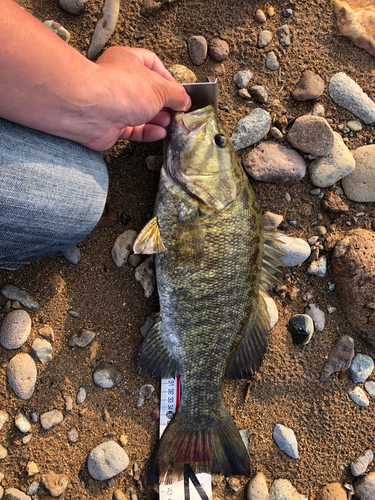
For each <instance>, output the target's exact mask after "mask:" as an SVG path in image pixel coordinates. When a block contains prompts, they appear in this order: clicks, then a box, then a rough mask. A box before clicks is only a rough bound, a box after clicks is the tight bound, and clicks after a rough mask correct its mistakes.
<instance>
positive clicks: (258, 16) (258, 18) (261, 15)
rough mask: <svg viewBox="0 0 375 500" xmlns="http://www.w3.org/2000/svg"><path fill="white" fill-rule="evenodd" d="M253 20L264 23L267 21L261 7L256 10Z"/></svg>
mask: <svg viewBox="0 0 375 500" xmlns="http://www.w3.org/2000/svg"><path fill="white" fill-rule="evenodd" d="M254 20H255V21H256V22H257V23H259V24H264V23H265V22H266V21H267V18H266V14H265V13H264V12H263V11H262V9H257V10H256V12H255V14H254Z"/></svg>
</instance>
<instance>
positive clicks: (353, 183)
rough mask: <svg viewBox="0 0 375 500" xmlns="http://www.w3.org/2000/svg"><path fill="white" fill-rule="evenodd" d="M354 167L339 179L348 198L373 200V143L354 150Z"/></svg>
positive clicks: (374, 158)
mask: <svg viewBox="0 0 375 500" xmlns="http://www.w3.org/2000/svg"><path fill="white" fill-rule="evenodd" d="M354 160H355V169H354V170H353V171H352V172H351V173H350V174H349V175H347V176H346V177H344V178H343V179H342V181H341V185H342V188H343V190H344V192H345V195H346V196H347V197H348V198H349V200H353V201H359V202H375V144H374V145H368V146H362V147H360V148H357V149H356V150H355V152H354Z"/></svg>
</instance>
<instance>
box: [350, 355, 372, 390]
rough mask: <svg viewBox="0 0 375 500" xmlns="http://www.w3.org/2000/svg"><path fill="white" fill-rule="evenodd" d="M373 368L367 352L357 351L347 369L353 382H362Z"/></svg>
mask: <svg viewBox="0 0 375 500" xmlns="http://www.w3.org/2000/svg"><path fill="white" fill-rule="evenodd" d="M373 370H374V361H373V360H372V358H370V356H367V354H361V353H358V354H356V355H355V356H354V358H353V361H352V364H351V365H350V368H349V371H350V375H351V376H352V380H353V382H354V383H355V384H359V383H361V382H364V381H365V380H367V379H368V378H369V376H370V375H371V373H372V372H373Z"/></svg>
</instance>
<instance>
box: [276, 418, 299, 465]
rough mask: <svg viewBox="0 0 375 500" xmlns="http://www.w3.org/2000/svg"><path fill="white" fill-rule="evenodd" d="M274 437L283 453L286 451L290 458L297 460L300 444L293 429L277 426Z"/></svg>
mask: <svg viewBox="0 0 375 500" xmlns="http://www.w3.org/2000/svg"><path fill="white" fill-rule="evenodd" d="M272 436H273V439H274V440H275V443H276V444H277V446H278V447H279V449H280V450H281V451H284V452H285V453H286V454H287V455H288V456H289V457H291V458H294V459H295V460H297V458H298V444H297V439H296V436H295V434H294V431H293V430H292V429H290V428H289V427H285V425H282V424H276V425H275V427H274V428H273V433H272Z"/></svg>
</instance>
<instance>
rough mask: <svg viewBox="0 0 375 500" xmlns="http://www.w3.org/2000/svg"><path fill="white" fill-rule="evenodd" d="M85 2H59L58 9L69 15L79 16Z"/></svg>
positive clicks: (74, 0) (60, 0) (75, 0)
mask: <svg viewBox="0 0 375 500" xmlns="http://www.w3.org/2000/svg"><path fill="white" fill-rule="evenodd" d="M86 2H87V0H59V4H60V7H61V8H62V9H64V10H66V12H69V14H79V13H80V12H81V10H82V9H83V7H84V5H85V3H86Z"/></svg>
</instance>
